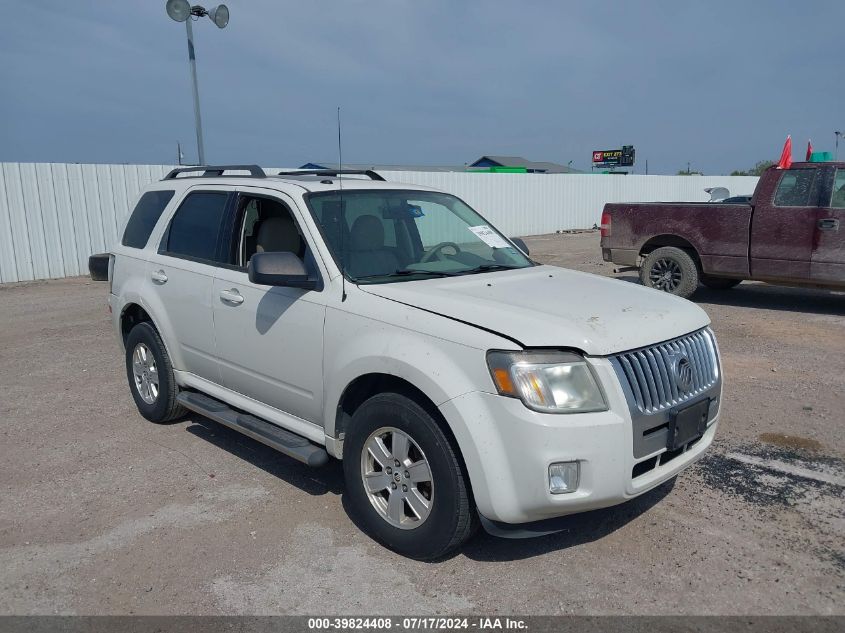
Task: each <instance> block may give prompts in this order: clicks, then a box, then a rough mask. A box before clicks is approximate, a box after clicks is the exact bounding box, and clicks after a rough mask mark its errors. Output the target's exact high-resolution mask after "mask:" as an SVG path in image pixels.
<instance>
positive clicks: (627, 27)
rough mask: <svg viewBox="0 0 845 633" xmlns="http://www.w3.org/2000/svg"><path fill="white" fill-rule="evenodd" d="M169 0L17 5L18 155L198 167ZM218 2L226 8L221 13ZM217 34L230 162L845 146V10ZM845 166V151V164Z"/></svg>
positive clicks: (6, 48) (210, 118) (573, 15)
mask: <svg viewBox="0 0 845 633" xmlns="http://www.w3.org/2000/svg"><path fill="white" fill-rule="evenodd" d="M164 5H165V0H135V1H134V2H130V1H125V0H114V1H107V0H99V1H93V0H76V1H74V2H68V1H61V2H60V1H53V0H29V1H25V0H17V1H10V0H0V10H2V12H0V15H3V20H2V24H0V86H2V99H0V160H2V161H51V162H112V163H120V162H129V163H172V162H175V154H176V149H175V146H176V141H177V140H179V141H181V142H182V144H183V147H184V152H185V154H186V159H187V160H189V161H190V160H194V159H195V156H196V149H195V140H194V125H193V108H192V102H191V93H190V84H189V74H188V65H187V52H186V44H185V28H184V25H182V24H178V23H176V22H173V21H172V20H170V19H169V18H168V17H167V15H166V14H165V10H164ZM207 6H211V5H210V4H209V5H207ZM228 6H229V8H230V10H231V14H232V18H231V22H230V24H229V26H228V27H227V28H226V29H224V30H222V31H221V30H218V29H217V28H216V27H215V26H214V25H213V24H212V23H211V22H210V21H209V20H208V19H207V18H204V19H202V20H201V21H200V22H198V23H195V25H194V28H195V37H196V47H197V58H198V66H199V81H200V95H201V99H202V109H203V122H204V129H205V144H206V158H207V160H208V162H217V163H219V162H257V163H260V164H263V165H267V166H277V165H278V166H281V165H287V166H296V165H299V164H301V163H303V162H306V161H309V160H333V159H335V157H336V155H337V146H336V142H337V141H336V139H337V136H336V135H337V131H336V128H335V115H336V108H337V106H338V105H339V106H341V108H342V112H343V124H344V141H343V142H344V160H345V161H346V162H355V163H368V162H369V163H406V164H448V165H460V164H463V163H466V162H471V161H472V160H474V159H475V158H477V157H479V156H480V155H482V154H516V155H522V156H525V157H527V158H530V159H533V160H550V161H555V162H560V163H567V162H568V161H570V160H572V161H573V165H574V166H576V167H579V168H582V169H584V168H587V167H588V166H589V160H590V152H591V150H593V149H610V148H615V147H619V146H621V145H622V144H633V145H634V146H635V147H636V148H637V161H638V163H637V167H636V170H637V172H639V173H642V172H643V171H644V169H645V160H646V159H647V160H648V162H649V171H650V172H651V173H674V172H675V171H677V170H678V169H681V168H686V164H687V161H690V162H691V164H692V168H693V169H694V170H695V169H699V170H702V171H704V173H707V174H719V173H727V172H729V171H730V170H732V169H735V168H743V167H749V166H751V165H753V164H754V163H755V162H756V161H757V160H760V159H763V158H776V157H777V156H778V155H779V153H780V149H781V147H782V144H783V140H784V138H785V137H786V135H787V134H788V133H791V134H792V136H793V141H794V144H795V154H796V157H798V156H799V155H800V156H802V157H803V154H804V148H805V146H806V142H807V139H808V138H812V139H813V143H814V146H815V148H816V149H830V150H831V151H832V149H833V142H834V135H833V131H834V130H836V129H841V130H843V131H845V64H844V63H843V60H845V1H843V0H803V1H801V2H794V1H791V2H788V1H781V0H766V1H765V2H764V1H762V0H759V1H757V2H745V1H741V0H733V1H728V2H723V1H721V0H705V1H698V2H694V1H678V0H674V1H665V2H664V1H659V2H658V1H645V0H643V1H638V2H635V1H626V2H622V1H604V2H595V1H591V2H569V1H565V0H557V1H540V0H519V1H513V0H510V1H507V2H501V1H499V0H495V1H494V0H484V1H482V0H475V1H474V2H469V1H466V0H413V1H412V0H311V1H308V2H301V1H300V2H294V1H293V0H276V1H271V0H229V2H228ZM842 155H845V146H843V147H842V148H841V151H840V156H842Z"/></svg>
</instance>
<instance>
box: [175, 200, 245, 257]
mask: <svg viewBox="0 0 845 633" xmlns="http://www.w3.org/2000/svg"><path fill="white" fill-rule="evenodd" d="M228 200H229V194H228V193H225V192H222V191H213V192H212V191H203V192H196V193H192V194H189V195H188V197H187V198H185V200H184V201H183V202H182V204H181V205H179V208H178V209H176V213H175V214H174V215H173V219H172V220H171V221H170V229H169V230H168V233H167V236H166V237H165V239H166V241H167V244H166V246H165V248H164V249H163V250H164V252H165V254H167V255H171V256H175V257H183V258H186V259H195V260H200V261H208V262H215V263H216V262H220V261H221V260H222V258H221V256H220V234H221V231H222V228H223V221H224V218H225V215H226V204H227V202H228Z"/></svg>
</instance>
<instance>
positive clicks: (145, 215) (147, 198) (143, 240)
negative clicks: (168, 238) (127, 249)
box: [121, 191, 174, 248]
mask: <svg viewBox="0 0 845 633" xmlns="http://www.w3.org/2000/svg"><path fill="white" fill-rule="evenodd" d="M173 193H174V192H173V191H148V192H147V193H145V194H144V195H143V196H141V199H140V200H138V204H136V205H135V209H134V210H133V211H132V215H131V216H129V222H127V223H126V230H125V231H124V232H123V241H122V242H121V243H122V244H123V245H124V246H131V247H132V248H144V247H145V246H146V245H147V240H149V239H150V233H152V232H153V228H155V225H156V222H158V219H159V218H160V217H161V212H162V211H164V207H166V206H167V203H168V202H170V199H171V198H172V197H173Z"/></svg>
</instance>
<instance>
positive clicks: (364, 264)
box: [349, 215, 400, 277]
mask: <svg viewBox="0 0 845 633" xmlns="http://www.w3.org/2000/svg"><path fill="white" fill-rule="evenodd" d="M349 242H350V243H349V272H350V273H352V275H353V276H355V277H364V276H367V275H386V274H390V273H393V272H395V271H396V270H397V269H398V268H400V264H399V259H398V258H397V257H396V254H395V253H394V252H393V251H391V250H390V249H388V248H386V247H385V246H384V225H383V224H382V222H381V220H379V219H378V218H377V217H376V216H374V215H362V216H359V217H358V218H356V220H355V222H353V223H352V229H351V230H350V235H349Z"/></svg>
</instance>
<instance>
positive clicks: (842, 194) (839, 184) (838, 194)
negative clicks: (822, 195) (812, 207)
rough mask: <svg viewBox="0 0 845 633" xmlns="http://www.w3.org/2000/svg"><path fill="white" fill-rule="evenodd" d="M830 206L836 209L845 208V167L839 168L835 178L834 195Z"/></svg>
mask: <svg viewBox="0 0 845 633" xmlns="http://www.w3.org/2000/svg"><path fill="white" fill-rule="evenodd" d="M830 206H831V207H833V208H834V209H845V169H837V170H836V177H835V178H834V179H833V195H832V196H831V198H830Z"/></svg>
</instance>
